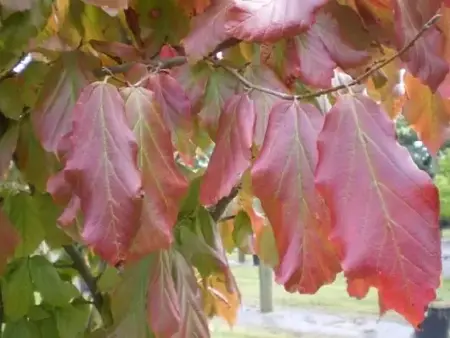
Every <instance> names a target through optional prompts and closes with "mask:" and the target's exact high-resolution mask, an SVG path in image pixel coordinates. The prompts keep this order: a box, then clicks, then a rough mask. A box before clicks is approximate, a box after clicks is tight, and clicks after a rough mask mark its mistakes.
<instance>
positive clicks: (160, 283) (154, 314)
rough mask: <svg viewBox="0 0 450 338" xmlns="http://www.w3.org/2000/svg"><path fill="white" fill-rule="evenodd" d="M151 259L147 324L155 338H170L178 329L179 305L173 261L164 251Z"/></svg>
mask: <svg viewBox="0 0 450 338" xmlns="http://www.w3.org/2000/svg"><path fill="white" fill-rule="evenodd" d="M153 259H154V260H153V262H152V267H151V270H152V271H151V274H150V280H149V285H148V300H147V317H148V322H149V324H150V327H151V330H152V331H153V333H154V334H155V335H156V336H157V337H159V338H166V337H167V338H171V337H173V335H175V334H176V333H177V332H178V330H179V329H180V304H179V302H178V294H177V290H176V289H175V284H174V281H173V278H172V269H173V259H172V256H171V254H170V253H169V252H166V251H160V252H157V253H155V257H154V258H153ZM185 320H188V319H187V318H186V319H185ZM183 321H184V320H183Z"/></svg>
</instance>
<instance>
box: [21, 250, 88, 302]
mask: <svg viewBox="0 0 450 338" xmlns="http://www.w3.org/2000/svg"><path fill="white" fill-rule="evenodd" d="M29 267H30V273H31V278H32V280H33V283H34V285H35V287H36V290H37V291H39V292H40V293H41V295H42V298H43V300H44V301H45V302H47V303H49V304H51V305H53V306H57V307H66V306H68V305H69V301H70V300H71V299H72V298H75V297H76V296H78V295H79V293H78V291H77V289H76V288H75V287H74V286H73V285H72V284H70V283H69V282H64V281H63V280H62V279H61V277H60V276H59V274H58V271H57V270H56V269H55V268H54V267H53V265H52V264H51V263H50V262H49V261H48V260H46V259H45V258H44V257H42V256H34V257H32V258H30V262H29Z"/></svg>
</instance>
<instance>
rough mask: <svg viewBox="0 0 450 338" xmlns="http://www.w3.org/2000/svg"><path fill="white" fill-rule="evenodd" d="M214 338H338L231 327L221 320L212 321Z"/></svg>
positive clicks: (334, 337)
mask: <svg viewBox="0 0 450 338" xmlns="http://www.w3.org/2000/svg"><path fill="white" fill-rule="evenodd" d="M211 326H212V328H211V329H212V337H213V338H297V337H298V338H336V336H330V335H323V334H315V333H301V334H299V333H295V334H291V333H287V332H280V331H278V330H276V329H272V330H271V329H265V330H260V329H257V328H242V327H236V328H234V329H230V328H229V327H228V326H226V325H225V324H223V323H222V322H219V321H213V323H212V325H211Z"/></svg>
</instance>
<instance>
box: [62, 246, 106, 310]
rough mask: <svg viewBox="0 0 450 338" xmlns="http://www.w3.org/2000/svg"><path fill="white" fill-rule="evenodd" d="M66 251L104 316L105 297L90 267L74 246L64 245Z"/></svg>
mask: <svg viewBox="0 0 450 338" xmlns="http://www.w3.org/2000/svg"><path fill="white" fill-rule="evenodd" d="M64 250H65V251H66V253H67V254H68V255H69V257H70V258H71V259H72V261H73V268H74V269H75V270H77V271H78V273H79V274H80V276H81V278H82V279H83V280H84V282H85V283H86V286H87V288H88V289H89V292H90V294H91V296H92V301H93V303H94V306H95V308H96V309H97V311H98V312H99V313H100V315H102V313H103V304H104V301H103V296H102V294H101V293H100V292H99V290H98V288H97V283H96V281H95V278H94V276H93V275H92V273H91V271H90V270H89V267H88V266H87V264H86V262H85V261H84V259H83V257H82V256H81V254H80V252H79V251H78V249H76V248H75V247H74V246H73V245H64Z"/></svg>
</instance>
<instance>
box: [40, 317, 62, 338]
mask: <svg viewBox="0 0 450 338" xmlns="http://www.w3.org/2000/svg"><path fill="white" fill-rule="evenodd" d="M37 325H38V326H39V331H40V332H41V337H42V338H50V337H51V338H61V337H60V336H59V333H58V327H57V326H56V319H55V317H54V316H52V317H49V318H45V319H43V320H39V321H38V322H37Z"/></svg>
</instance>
